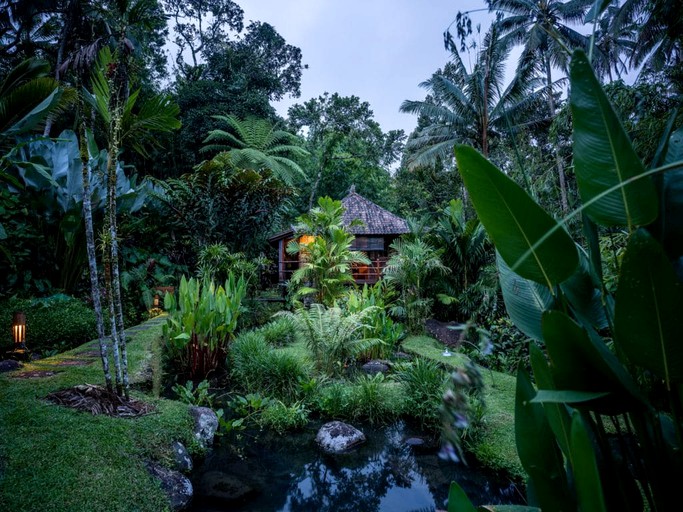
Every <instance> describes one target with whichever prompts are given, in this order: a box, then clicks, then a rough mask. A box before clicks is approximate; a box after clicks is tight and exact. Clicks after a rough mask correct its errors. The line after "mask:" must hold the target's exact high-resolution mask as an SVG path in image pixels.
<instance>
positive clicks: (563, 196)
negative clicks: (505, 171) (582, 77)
mask: <svg viewBox="0 0 683 512" xmlns="http://www.w3.org/2000/svg"><path fill="white" fill-rule="evenodd" d="M545 73H546V81H547V86H548V110H549V111H550V112H549V113H550V118H552V117H554V116H555V98H554V97H553V79H552V71H551V65H550V59H549V58H546V59H545ZM555 165H556V167H557V177H558V181H559V183H560V206H561V208H562V213H563V214H567V212H569V201H568V200H567V179H566V175H565V173H564V164H563V162H562V156H561V155H560V148H559V147H557V146H556V147H555Z"/></svg>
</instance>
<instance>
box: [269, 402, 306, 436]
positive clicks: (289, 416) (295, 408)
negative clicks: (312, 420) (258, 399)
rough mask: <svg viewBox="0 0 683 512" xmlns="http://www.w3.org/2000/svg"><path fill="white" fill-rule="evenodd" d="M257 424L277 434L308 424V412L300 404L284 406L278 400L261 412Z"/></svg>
mask: <svg viewBox="0 0 683 512" xmlns="http://www.w3.org/2000/svg"><path fill="white" fill-rule="evenodd" d="M259 423H260V424H261V426H262V427H265V428H270V429H272V430H274V431H275V432H277V433H278V434H284V433H285V432H287V431H289V430H296V429H299V428H302V427H304V426H305V425H306V423H308V410H307V409H306V407H305V406H304V405H303V404H302V403H301V402H295V403H293V404H292V405H285V404H284V403H283V402H280V401H279V400H278V401H276V402H272V403H271V404H270V406H268V407H267V408H266V409H264V410H263V412H262V413H261V417H260V418H259Z"/></svg>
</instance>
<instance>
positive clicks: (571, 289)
mask: <svg viewBox="0 0 683 512" xmlns="http://www.w3.org/2000/svg"><path fill="white" fill-rule="evenodd" d="M578 251H579V266H578V267H577V268H576V271H575V272H574V274H573V275H572V276H571V277H570V278H569V279H567V280H566V281H565V282H564V283H562V284H561V285H560V287H561V288H562V291H563V292H564V296H565V297H566V299H567V300H568V302H569V305H570V306H571V308H572V311H573V312H574V315H575V316H576V318H578V319H579V320H580V321H581V323H583V324H585V325H586V326H587V327H595V328H596V329H604V328H605V327H607V315H606V314H605V305H604V304H603V297H602V292H601V291H600V290H599V289H598V288H597V287H596V286H594V284H593V282H594V280H593V278H592V276H591V270H592V269H591V261H590V260H589V258H588V255H586V253H585V252H584V250H583V249H582V248H580V247H579V248H578ZM596 277H597V276H596Z"/></svg>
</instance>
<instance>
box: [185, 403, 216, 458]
mask: <svg viewBox="0 0 683 512" xmlns="http://www.w3.org/2000/svg"><path fill="white" fill-rule="evenodd" d="M190 414H191V415H192V418H194V436H195V438H196V439H197V441H199V444H201V445H202V446H203V447H204V448H208V447H209V446H211V445H212V444H213V436H214V435H216V430H218V416H216V413H215V412H213V411H212V410H211V409H209V408H208V407H194V406H193V407H190Z"/></svg>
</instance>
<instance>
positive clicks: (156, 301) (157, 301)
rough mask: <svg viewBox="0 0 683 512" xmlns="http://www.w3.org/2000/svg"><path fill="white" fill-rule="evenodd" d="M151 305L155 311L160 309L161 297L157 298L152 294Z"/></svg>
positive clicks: (157, 296)
mask: <svg viewBox="0 0 683 512" xmlns="http://www.w3.org/2000/svg"><path fill="white" fill-rule="evenodd" d="M152 305H153V306H154V308H155V309H156V308H159V307H160V305H161V297H159V294H158V293H155V294H154V299H153V300H152Z"/></svg>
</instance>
